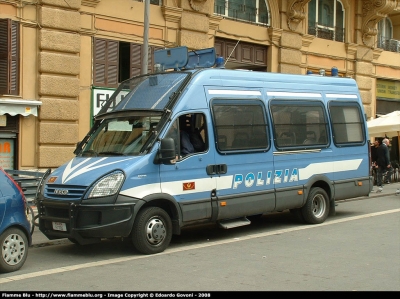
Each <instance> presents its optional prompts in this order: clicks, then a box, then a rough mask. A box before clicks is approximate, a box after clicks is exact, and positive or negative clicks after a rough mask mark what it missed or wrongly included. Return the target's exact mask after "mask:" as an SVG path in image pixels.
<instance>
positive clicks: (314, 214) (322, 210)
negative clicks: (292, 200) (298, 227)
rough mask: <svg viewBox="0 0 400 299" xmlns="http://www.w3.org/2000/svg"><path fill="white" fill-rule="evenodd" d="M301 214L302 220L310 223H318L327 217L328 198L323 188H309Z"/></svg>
mask: <svg viewBox="0 0 400 299" xmlns="http://www.w3.org/2000/svg"><path fill="white" fill-rule="evenodd" d="M301 214H302V215H303V218H304V221H305V222H306V223H310V224H319V223H322V222H324V221H325V220H326V218H328V214H329V198H328V194H326V192H325V190H324V189H322V188H319V187H315V188H311V190H310V193H308V197H307V201H306V204H305V205H304V206H303V207H302V208H301Z"/></svg>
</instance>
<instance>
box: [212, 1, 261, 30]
mask: <svg viewBox="0 0 400 299" xmlns="http://www.w3.org/2000/svg"><path fill="white" fill-rule="evenodd" d="M230 3H231V2H230ZM233 4H234V3H233ZM232 6H233V7H228V8H226V7H225V5H218V4H215V6H214V13H215V14H216V15H220V16H223V17H226V18H228V19H233V20H235V21H245V22H249V23H257V24H264V25H267V23H268V15H267V14H259V13H258V9H257V8H256V7H252V6H248V5H232Z"/></svg>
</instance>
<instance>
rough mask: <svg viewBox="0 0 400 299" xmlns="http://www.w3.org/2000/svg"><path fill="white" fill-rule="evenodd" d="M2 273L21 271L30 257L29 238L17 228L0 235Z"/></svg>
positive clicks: (0, 267)
mask: <svg viewBox="0 0 400 299" xmlns="http://www.w3.org/2000/svg"><path fill="white" fill-rule="evenodd" d="M0 246H1V248H0V251H1V258H0V272H13V271H17V270H19V269H20V268H21V267H22V265H23V264H24V263H25V261H26V258H27V257H28V246H29V244H28V238H27V237H26V235H25V233H24V232H23V231H22V230H21V229H19V228H15V227H11V228H8V229H7V230H5V231H4V232H3V233H2V234H1V235H0Z"/></svg>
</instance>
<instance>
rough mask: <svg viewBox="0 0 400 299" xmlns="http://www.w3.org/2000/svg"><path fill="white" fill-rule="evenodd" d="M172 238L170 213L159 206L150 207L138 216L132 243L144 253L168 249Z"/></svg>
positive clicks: (133, 230) (134, 225)
mask: <svg viewBox="0 0 400 299" xmlns="http://www.w3.org/2000/svg"><path fill="white" fill-rule="evenodd" d="M171 238H172V221H171V218H170V217H169V215H168V213H167V212H165V211H164V210H163V209H161V208H158V207H148V208H144V209H143V210H141V211H140V212H139V213H138V215H137V216H136V220H135V223H134V224H133V229H132V243H133V246H134V247H135V249H136V250H137V251H139V252H140V253H143V254H154V253H160V252H163V251H164V250H165V249H167V247H168V245H169V243H170V242H171Z"/></svg>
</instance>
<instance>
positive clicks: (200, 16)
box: [178, 0, 214, 50]
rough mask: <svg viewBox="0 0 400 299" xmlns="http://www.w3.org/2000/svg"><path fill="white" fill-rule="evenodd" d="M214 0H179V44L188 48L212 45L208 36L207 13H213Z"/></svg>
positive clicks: (208, 22)
mask: <svg viewBox="0 0 400 299" xmlns="http://www.w3.org/2000/svg"><path fill="white" fill-rule="evenodd" d="M213 4H214V1H211V0H180V7H181V8H182V10H183V11H182V17H181V20H180V21H181V24H180V38H179V44H180V45H181V46H186V47H188V49H189V50H194V49H204V48H209V47H212V46H213V44H212V42H213V41H212V40H211V42H210V39H209V37H208V32H209V29H210V25H209V24H210V20H209V15H212V14H213V11H214V7H213ZM178 5H179V4H178Z"/></svg>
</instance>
